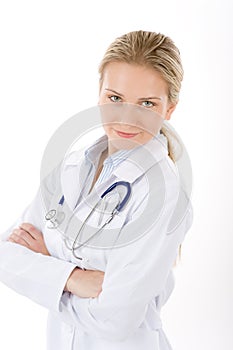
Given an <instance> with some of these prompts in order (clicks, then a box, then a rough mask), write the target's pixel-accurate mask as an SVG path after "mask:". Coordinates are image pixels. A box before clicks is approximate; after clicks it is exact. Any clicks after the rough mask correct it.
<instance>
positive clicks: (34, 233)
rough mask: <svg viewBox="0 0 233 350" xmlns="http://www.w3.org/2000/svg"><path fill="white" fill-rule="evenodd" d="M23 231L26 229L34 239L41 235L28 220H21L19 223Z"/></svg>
mask: <svg viewBox="0 0 233 350" xmlns="http://www.w3.org/2000/svg"><path fill="white" fill-rule="evenodd" d="M19 227H20V228H22V229H23V230H24V231H27V232H28V233H29V234H30V235H31V236H32V237H33V238H34V239H38V238H40V237H41V232H40V231H39V230H38V229H37V228H36V227H35V226H34V225H32V224H30V223H29V222H23V223H22V224H20V225H19Z"/></svg>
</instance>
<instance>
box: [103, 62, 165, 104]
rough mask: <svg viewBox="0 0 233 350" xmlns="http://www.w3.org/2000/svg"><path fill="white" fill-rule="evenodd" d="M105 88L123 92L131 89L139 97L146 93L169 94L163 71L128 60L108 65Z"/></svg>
mask: <svg viewBox="0 0 233 350" xmlns="http://www.w3.org/2000/svg"><path fill="white" fill-rule="evenodd" d="M105 88H109V89H114V90H116V91H118V92H120V93H122V94H124V92H125V93H126V92H129V90H130V91H132V92H134V93H136V94H137V95H138V97H140V96H144V95H145V93H146V94H149V95H151V94H155V93H157V94H159V95H164V94H165V95H167V83H166V81H165V80H164V79H163V77H162V76H161V73H159V72H158V71H156V70H155V69H154V68H153V67H147V66H143V65H138V64H133V63H126V62H110V63H108V64H107V65H106V67H105V69H104V74H103V85H102V89H105ZM149 95H148V96H149Z"/></svg>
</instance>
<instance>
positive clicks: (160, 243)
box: [58, 184, 192, 341]
mask: <svg viewBox="0 0 233 350" xmlns="http://www.w3.org/2000/svg"><path fill="white" fill-rule="evenodd" d="M178 191H179V189H178V186H177V187H176V186H174V184H171V186H170V187H168V188H167V193H168V195H167V198H166V202H165V207H164V211H163V214H162V215H161V216H160V218H159V220H158V221H157V222H156V224H155V225H154V226H153V227H152V228H151V229H150V231H149V232H148V233H146V234H145V235H144V236H143V237H142V238H140V239H138V240H137V241H135V242H133V243H132V244H128V245H126V246H124V247H121V248H117V249H113V250H112V252H111V254H110V256H109V259H108V263H107V268H106V271H105V277H104V282H103V285H102V291H101V293H100V294H99V296H98V297H97V298H87V299H84V298H79V297H77V296H74V295H72V294H69V293H64V294H63V296H62V298H61V302H60V312H59V313H58V316H59V317H60V318H61V319H62V320H63V321H64V322H67V323H69V324H72V325H75V326H77V327H78V329H81V330H82V331H84V332H87V333H91V334H92V335H94V336H96V337H100V338H105V339H108V340H111V341H120V340H124V339H126V338H127V337H128V336H130V335H132V334H133V332H134V331H135V330H136V329H137V328H138V327H139V326H140V324H141V323H142V322H143V320H144V318H145V315H146V312H147V307H148V304H149V302H150V301H151V300H152V299H154V298H155V297H156V296H158V295H161V293H162V292H163V290H164V286H165V284H166V280H167V278H168V275H169V272H170V271H171V269H172V266H173V263H174V261H175V258H176V256H177V254H178V248H179V245H180V244H181V243H182V241H183V239H184V236H185V233H186V232H187V230H188V229H189V227H190V226H191V222H192V207H191V204H190V207H189V210H187V213H186V215H185V217H184V219H183V220H182V221H181V222H180V223H179V225H178V226H177V227H176V229H175V230H174V231H173V232H172V234H169V235H168V234H167V228H168V224H169V220H170V218H171V215H172V213H173V211H174V208H175V206H176V201H177V198H178V197H177V196H178ZM148 215H153V208H149V209H148ZM138 229H139V230H140V229H141V230H143V227H138ZM125 230H127V225H126V226H125ZM122 234H124V232H123V233H122ZM160 326H161V324H160V318H159V314H158V328H159V327H160Z"/></svg>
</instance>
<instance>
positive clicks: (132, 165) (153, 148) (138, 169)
mask: <svg viewBox="0 0 233 350" xmlns="http://www.w3.org/2000/svg"><path fill="white" fill-rule="evenodd" d="M97 145H98V147H100V148H99V151H103V150H104V149H105V148H106V147H107V135H103V136H101V137H100V138H99V139H98V140H97V141H95V142H94V143H93V144H92V146H91V147H89V148H88V149H90V148H92V147H95V146H97ZM88 149H87V150H88ZM87 150H86V152H84V154H85V155H87V154H88V152H87ZM123 151H125V152H122V150H119V151H117V152H115V153H113V154H112V155H111V157H112V159H114V158H117V157H118V158H119V157H120V158H122V157H123V158H124V162H120V163H119V164H117V165H116V166H115V167H114V168H113V171H112V174H114V175H115V176H116V177H117V178H119V179H120V180H123V181H128V182H130V183H133V182H134V181H135V180H136V179H137V178H138V177H139V176H141V175H143V174H144V173H145V172H146V171H147V170H148V169H150V168H151V167H152V166H153V165H155V164H156V163H157V162H159V161H160V160H161V159H163V158H165V157H166V156H167V155H168V142H167V138H166V136H164V135H163V134H162V133H160V132H159V133H158V134H156V135H155V136H154V137H153V138H152V139H151V140H150V141H148V142H147V143H146V144H143V145H139V146H137V147H135V148H134V149H131V150H123ZM147 152H149V153H147ZM149 154H150V155H151V156H150V157H148V155H149ZM108 159H109V157H108ZM79 161H80V152H73V153H71V154H70V155H69V157H68V159H67V160H66V161H65V168H66V167H67V166H69V165H74V166H77V164H78V163H79Z"/></svg>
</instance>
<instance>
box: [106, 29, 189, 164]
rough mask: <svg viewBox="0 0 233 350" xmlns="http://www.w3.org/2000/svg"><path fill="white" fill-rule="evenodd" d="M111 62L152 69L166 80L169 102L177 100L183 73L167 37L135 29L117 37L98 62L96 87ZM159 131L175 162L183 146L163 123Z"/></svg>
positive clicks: (176, 53) (174, 50)
mask: <svg viewBox="0 0 233 350" xmlns="http://www.w3.org/2000/svg"><path fill="white" fill-rule="evenodd" d="M113 61H118V62H127V63H135V64H139V65H142V66H148V67H150V68H151V67H152V68H154V69H155V70H156V71H157V72H159V73H160V74H161V76H162V78H163V79H164V80H165V81H166V83H167V87H168V101H169V102H170V103H177V102H178V101H179V92H180V89H181V82H182V80H183V74H184V72H183V67H182V63H181V59H180V51H179V50H178V48H177V47H176V46H175V44H174V42H173V41H172V40H171V39H170V38H169V37H168V36H165V35H163V34H161V33H158V34H157V33H155V32H148V31H143V30H138V31H133V32H129V33H127V34H124V35H122V36H120V37H118V38H116V39H115V40H114V41H113V42H112V43H111V44H110V45H109V47H108V48H107V50H106V52H105V55H104V57H103V59H102V60H101V62H100V64H99V74H100V78H99V89H101V87H102V83H103V76H104V69H105V67H106V65H107V64H108V63H110V62H113ZM161 133H162V134H163V135H164V136H166V138H167V141H168V155H169V157H170V158H171V159H172V160H173V162H175V161H176V160H177V159H179V156H180V151H182V146H181V144H180V143H179V140H178V139H177V137H176V135H175V134H174V133H173V132H172V131H171V130H170V129H168V128H167V127H166V126H165V125H164V126H163V127H162V128H161Z"/></svg>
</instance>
